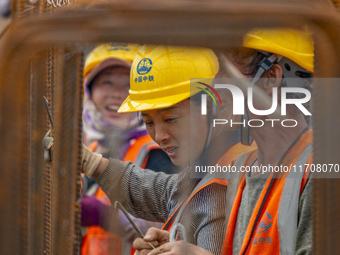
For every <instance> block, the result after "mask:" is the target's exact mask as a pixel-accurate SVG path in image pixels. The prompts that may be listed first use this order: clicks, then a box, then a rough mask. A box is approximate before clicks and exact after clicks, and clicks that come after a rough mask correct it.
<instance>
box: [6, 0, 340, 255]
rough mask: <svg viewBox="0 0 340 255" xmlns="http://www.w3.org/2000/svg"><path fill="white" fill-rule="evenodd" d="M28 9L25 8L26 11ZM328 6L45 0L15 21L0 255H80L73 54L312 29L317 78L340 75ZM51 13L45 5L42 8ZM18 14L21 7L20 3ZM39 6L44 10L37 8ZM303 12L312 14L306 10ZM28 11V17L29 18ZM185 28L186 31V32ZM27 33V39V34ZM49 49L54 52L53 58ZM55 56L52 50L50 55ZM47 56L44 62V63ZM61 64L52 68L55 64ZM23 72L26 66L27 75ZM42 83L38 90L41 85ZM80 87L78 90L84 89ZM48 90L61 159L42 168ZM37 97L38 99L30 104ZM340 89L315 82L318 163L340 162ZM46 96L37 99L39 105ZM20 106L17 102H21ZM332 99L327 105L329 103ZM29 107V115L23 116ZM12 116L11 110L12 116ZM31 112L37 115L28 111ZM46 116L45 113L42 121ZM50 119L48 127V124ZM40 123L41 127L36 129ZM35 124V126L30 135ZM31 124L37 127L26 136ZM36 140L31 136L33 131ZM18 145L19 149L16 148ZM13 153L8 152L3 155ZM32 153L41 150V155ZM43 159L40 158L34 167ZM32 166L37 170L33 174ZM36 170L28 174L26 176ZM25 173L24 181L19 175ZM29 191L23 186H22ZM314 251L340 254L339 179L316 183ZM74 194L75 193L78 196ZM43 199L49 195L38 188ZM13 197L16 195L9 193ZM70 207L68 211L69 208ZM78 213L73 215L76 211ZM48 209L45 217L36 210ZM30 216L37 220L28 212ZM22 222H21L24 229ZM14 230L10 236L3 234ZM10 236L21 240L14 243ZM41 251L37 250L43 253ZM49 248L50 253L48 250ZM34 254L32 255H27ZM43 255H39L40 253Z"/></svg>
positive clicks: (9, 54)
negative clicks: (56, 1)
mask: <svg viewBox="0 0 340 255" xmlns="http://www.w3.org/2000/svg"><path fill="white" fill-rule="evenodd" d="M23 3H25V2H24V1H22V2H21V4H23ZM329 3H330V2H329V1H299V2H296V1H288V2H284V3H283V2H279V1H260V2H256V3H254V2H253V1H242V2H241V3H240V2H239V3H237V4H236V3H235V2H231V1H223V2H222V1H210V2H205V1H204V2H203V1H202V2H201V1H200V2H198V1H171V2H170V1H166V2H165V1H157V2H155V1H102V2H100V3H98V1H79V0H78V1H76V2H71V3H69V4H68V5H65V6H64V7H65V8H63V7H60V8H57V7H56V8H55V7H53V6H52V5H49V6H48V5H46V4H42V2H40V6H39V8H40V12H44V11H47V10H50V12H51V13H50V14H49V15H44V16H40V17H37V16H36V15H33V14H31V12H34V10H35V9H34V10H33V9H32V10H26V11H25V14H21V16H20V19H24V21H21V20H20V19H17V20H15V21H14V22H13V24H12V25H11V27H10V29H9V30H8V32H7V33H6V34H5V36H4V38H3V41H2V43H1V45H0V58H1V66H2V68H1V70H0V84H1V86H0V123H1V125H0V140H1V145H2V146H3V147H2V151H1V155H0V162H1V169H4V170H3V171H1V174H0V181H1V185H0V194H1V195H0V205H1V206H5V205H6V209H4V210H1V211H0V218H1V219H8V221H2V222H1V229H2V230H3V231H2V232H3V233H0V242H1V243H6V244H7V245H6V246H5V247H4V248H3V249H2V250H1V251H0V253H1V254H38V253H36V252H35V251H40V250H41V249H43V252H45V254H79V240H77V238H75V236H74V234H76V236H77V235H78V234H79V233H78V231H79V229H78V228H77V226H78V227H79V201H78V200H79V192H78V190H79V186H80V184H79V182H77V176H78V175H79V166H78V162H79V157H80V153H79V152H80V141H81V121H80V118H79V116H80V114H81V112H80V109H81V101H82V100H81V85H79V84H81V79H82V75H81V70H79V69H77V66H78V67H79V65H81V64H82V63H81V61H82V60H81V56H80V55H79V54H75V53H74V54H73V53H72V50H67V49H65V48H64V47H65V46H67V47H70V49H74V46H75V45H77V44H78V43H84V42H91V43H95V42H98V41H101V42H105V41H122V42H138V43H153V44H175V45H196V46H208V47H217V48H224V47H234V46H237V45H240V44H241V39H242V34H243V33H244V32H246V31H247V30H249V29H251V28H253V27H263V26H269V25H271V26H289V27H294V28H298V27H300V26H302V25H308V26H309V28H310V30H311V31H312V32H313V35H314V38H315V41H316V52H315V53H316V58H315V60H316V68H315V69H316V72H315V75H316V77H340V68H339V65H338V61H339V59H340V49H338V43H339V42H340V35H339V32H338V31H339V26H340V17H339V15H338V13H337V11H336V9H335V8H332V6H331V5H330V4H329ZM42 6H43V7H42ZM16 8H19V11H20V10H22V9H20V8H22V7H21V6H20V5H18V6H16ZM36 8H38V7H36ZM301 10H303V12H301ZM20 12H23V11H20ZM183 24H185V26H184V25H183ZM18 31H20V33H18ZM50 47H55V49H56V52H53V50H51V48H50ZM48 49H49V50H48ZM39 52H45V54H46V52H48V53H47V54H48V56H45V58H46V59H47V61H48V63H50V64H49V65H48V66H47V67H43V66H44V65H42V66H40V67H39V65H40V64H37V66H35V67H34V69H36V70H32V69H29V67H30V62H31V61H32V58H33V57H34V56H35V55H36V54H37V53H39ZM43 58H44V57H43ZM51 63H52V64H51ZM19 66H20V68H18V67H19ZM41 70H45V71H46V74H45V75H44V77H47V82H46V83H45V84H44V85H41V83H42V82H43V81H41V80H40V78H39V79H38V78H35V79H37V80H36V81H33V82H32V84H33V85H32V90H34V91H31V92H29V91H28V89H27V84H28V80H27V73H28V72H32V73H34V74H36V75H37V74H38V73H39V72H40V71H41ZM34 84H35V85H34ZM76 84H78V85H76ZM44 86H46V88H47V91H46V93H47V95H48V96H49V98H51V101H52V111H53V115H54V118H55V122H56V127H55V130H53V132H54V137H55V139H56V143H55V151H54V155H53V157H54V159H58V160H54V161H53V165H52V167H51V168H49V167H47V168H46V169H45V170H43V168H44V167H43V163H42V157H41V158H40V159H39V157H40V155H39V154H40V152H42V149H41V147H40V141H41V138H42V135H43V133H44V131H45V129H46V122H47V117H46V114H45V113H44V108H43V107H42V106H41V105H42V100H41V103H40V102H39V103H37V102H38V101H39V100H37V98H38V97H39V96H40V95H41V94H42V92H41V91H42V90H44V89H45V90H46V88H42V87H44ZM28 94H32V95H36V96H34V97H33V99H34V100H32V101H29V100H28V98H27V97H28ZM337 95H340V86H339V87H336V88H334V86H333V87H331V86H327V84H318V83H316V84H315V87H314V100H313V108H314V111H313V127H314V161H315V163H323V162H326V163H329V162H332V163H340V158H339V156H338V155H339V153H340V133H339V132H337V130H339V129H340V120H339V119H338V118H337V117H334V116H333V115H332V112H334V109H339V108H340V103H339V100H338V98H337ZM36 97H37V98H36ZM14 102H15V103H14ZM325 102H327V104H326V103H325ZM27 107H29V109H30V110H24V111H23V109H27ZM8 109H11V110H10V111H9V110H8ZM28 112H29V114H27V113H28ZM41 116H44V118H42V117H41ZM42 119H44V121H45V125H43V124H42V123H41V124H42V125H41V126H39V124H40V123H39V122H41V121H42ZM31 121H32V122H31ZM23 127H26V128H23ZM27 127H31V129H30V130H27ZM33 133H34V134H35V136H34V138H32V134H33ZM13 145H15V146H13ZM4 148H6V150H4ZM31 150H34V151H35V152H34V153H32V152H31ZM33 159H34V160H33ZM27 166H30V167H29V168H28V167H27ZM27 170H29V172H25V171H27ZM39 171H41V172H43V173H44V177H43V178H44V181H43V182H44V190H45V192H47V193H46V195H45V198H44V206H43V208H44V213H43V215H44V223H43V233H44V243H43V244H37V243H36V240H35V239H34V237H33V235H34V234H30V233H28V230H29V229H32V228H34V229H36V230H37V232H38V233H40V232H41V229H42V226H41V225H39V223H34V224H37V225H32V224H33V223H31V221H34V220H35V221H36V220H37V219H34V217H33V216H35V215H38V214H39V213H41V211H40V210H41V201H39V199H41V198H39V199H38V201H35V203H36V205H37V206H38V207H39V206H40V209H36V210H35V209H34V208H33V207H32V205H34V203H33V202H34V200H35V199H34V196H32V194H26V195H25V194H23V193H25V192H30V191H32V189H31V188H28V186H32V180H27V179H28V176H37V177H38V178H37V180H35V182H38V183H41V182H42V179H41V178H42V176H41V173H40V174H39ZM18 173H19V174H18ZM18 184H20V187H18ZM314 184H315V185H314V194H315V196H314V212H315V214H314V216H315V218H314V223H315V225H314V226H315V231H314V233H315V235H314V253H315V254H334V251H336V250H339V249H340V243H339V242H337V241H336V239H335V238H337V237H338V236H339V234H340V233H339V232H340V227H339V223H340V216H339V215H340V213H339V210H340V209H339V208H340V206H339V205H340V196H338V194H339V193H340V185H339V179H332V180H328V179H325V180H314ZM70 190H71V191H72V192H71V193H72V195H70V193H69V191H70ZM34 192H36V193H40V194H41V192H42V190H41V188H39V187H38V186H36V187H34ZM8 193H11V197H7V196H5V195H4V194H8ZM63 206H65V207H63ZM71 207H74V208H73V209H70V208H71ZM38 210H39V213H38V212H37V211H38ZM27 211H28V212H29V216H28V215H27ZM15 219H21V220H20V222H19V223H20V224H17V222H16V221H15ZM7 232H8V233H9V232H10V233H11V235H6V234H4V233H7ZM11 237H14V239H13V238H11ZM33 246H37V248H35V249H36V250H34V248H33ZM41 247H42V248H41ZM26 251H28V253H25V252H26ZM32 251H34V252H32Z"/></svg>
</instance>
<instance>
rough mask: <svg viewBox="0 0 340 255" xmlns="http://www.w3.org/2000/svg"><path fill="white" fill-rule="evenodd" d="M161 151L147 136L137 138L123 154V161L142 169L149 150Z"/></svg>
mask: <svg viewBox="0 0 340 255" xmlns="http://www.w3.org/2000/svg"><path fill="white" fill-rule="evenodd" d="M154 149H161V148H160V147H159V145H158V144H157V143H155V142H154V141H153V140H152V138H151V137H150V136H149V135H147V134H146V135H144V136H141V137H138V138H137V139H136V140H135V141H134V142H133V144H132V145H131V146H130V148H129V149H128V150H127V152H126V153H125V156H124V158H123V161H131V162H133V163H134V164H135V165H136V166H138V167H141V168H144V167H145V166H146V163H147V160H148V155H149V152H150V151H151V150H154Z"/></svg>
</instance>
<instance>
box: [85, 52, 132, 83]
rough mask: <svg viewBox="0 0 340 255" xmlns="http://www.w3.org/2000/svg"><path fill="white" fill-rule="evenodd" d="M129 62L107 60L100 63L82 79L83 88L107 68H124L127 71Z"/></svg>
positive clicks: (115, 59)
mask: <svg viewBox="0 0 340 255" xmlns="http://www.w3.org/2000/svg"><path fill="white" fill-rule="evenodd" d="M131 64H132V63H131V62H129V61H124V60H122V59H118V58H109V59H106V60H104V61H103V62H101V63H100V64H99V65H97V66H96V67H95V68H93V69H92V70H91V71H90V72H89V73H88V74H86V76H85V78H84V86H85V88H86V87H88V86H89V85H90V83H91V82H92V81H93V79H94V78H95V77H96V76H97V75H98V74H99V73H100V72H102V71H103V70H105V69H106V68H109V67H125V68H127V69H130V68H131Z"/></svg>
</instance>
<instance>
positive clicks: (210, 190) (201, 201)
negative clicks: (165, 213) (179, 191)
mask: <svg viewBox="0 0 340 255" xmlns="http://www.w3.org/2000/svg"><path fill="white" fill-rule="evenodd" d="M226 192H227V187H226V186H222V185H219V184H212V185H209V186H207V187H205V188H204V189H203V190H202V191H200V192H199V193H197V195H196V196H194V197H193V199H192V200H191V206H190V210H191V212H192V213H191V214H190V215H191V217H192V218H191V219H190V220H187V221H186V222H190V224H191V225H192V229H193V231H194V234H193V238H194V240H189V241H191V242H192V243H195V244H197V246H199V247H201V248H203V249H205V250H207V251H209V252H211V253H213V254H215V255H219V254H221V253H222V252H221V251H222V246H223V241H224V234H225V208H226V195H225V194H226ZM189 235H190V234H189Z"/></svg>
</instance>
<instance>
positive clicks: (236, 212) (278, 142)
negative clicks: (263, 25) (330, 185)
mask: <svg viewBox="0 0 340 255" xmlns="http://www.w3.org/2000/svg"><path fill="white" fill-rule="evenodd" d="M244 46H245V47H246V48H247V49H252V50H247V51H243V53H242V51H239V52H238V54H230V55H229V57H230V58H231V61H232V62H233V63H237V67H238V68H239V70H240V71H241V72H242V73H243V74H244V75H245V76H247V77H251V78H252V83H253V84H254V85H256V86H258V87H259V88H260V89H262V90H263V91H265V92H266V93H267V94H268V95H270V96H271V95H272V94H274V90H273V89H274V88H277V90H278V93H279V94H280V92H281V93H282V94H281V95H283V92H284V91H285V88H288V89H289V88H304V89H306V88H310V87H311V78H312V74H313V71H314V70H313V68H314V45H313V41H312V40H311V38H310V35H309V34H308V33H306V32H304V31H298V30H291V29H268V30H265V29H262V30H261V29H257V30H253V31H251V32H249V33H248V34H247V35H246V37H245V41H244ZM240 60H241V61H240ZM260 78H263V79H260ZM291 91H293V90H291ZM307 94H308V93H307ZM300 96H301V94H300V93H294V92H291V93H289V94H287V98H288V99H290V100H291V102H292V101H293V99H298V98H299V97H300ZM281 100H282V98H281ZM281 107H286V115H285V116H282V117H283V118H284V119H290V120H294V122H295V124H296V125H290V126H289V127H287V126H284V125H271V124H269V125H268V122H267V121H265V120H266V119H270V118H271V116H270V115H266V116H259V115H255V114H254V113H252V112H251V111H248V114H249V119H262V120H264V121H265V122H266V123H265V124H264V125H263V126H262V127H260V128H250V135H251V136H252V137H253V138H254V139H255V141H256V143H257V146H258V150H256V151H253V152H250V153H248V154H246V155H244V156H242V157H240V158H238V159H237V161H236V163H235V166H236V168H241V167H243V168H244V167H246V166H253V167H255V169H256V167H257V169H259V170H260V172H256V171H255V172H250V173H247V174H245V173H242V174H241V173H239V174H238V176H236V178H231V179H229V180H228V193H227V197H228V199H229V201H228V203H227V218H228V224H227V232H226V236H225V241H224V246H223V252H222V254H224V255H227V254H311V253H312V241H311V240H312V217H311V213H312V208H311V199H312V198H311V197H312V193H311V185H312V183H311V180H310V179H309V178H308V177H309V171H308V168H306V166H305V164H311V163H312V160H313V159H312V138H313V133H312V130H311V129H310V128H309V126H308V124H307V122H306V119H305V113H306V112H307V111H304V110H307V109H304V107H303V106H302V107H301V106H298V105H294V104H287V105H283V104H281ZM268 165H269V166H273V167H274V166H276V167H280V169H284V170H281V171H279V172H275V171H268V172H264V169H263V168H262V167H261V166H268ZM296 168H299V169H300V171H297V172H298V173H297V172H296V171H295V170H294V169H296ZM287 169H288V171H287ZM289 170H290V171H289ZM286 171H287V172H286Z"/></svg>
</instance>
